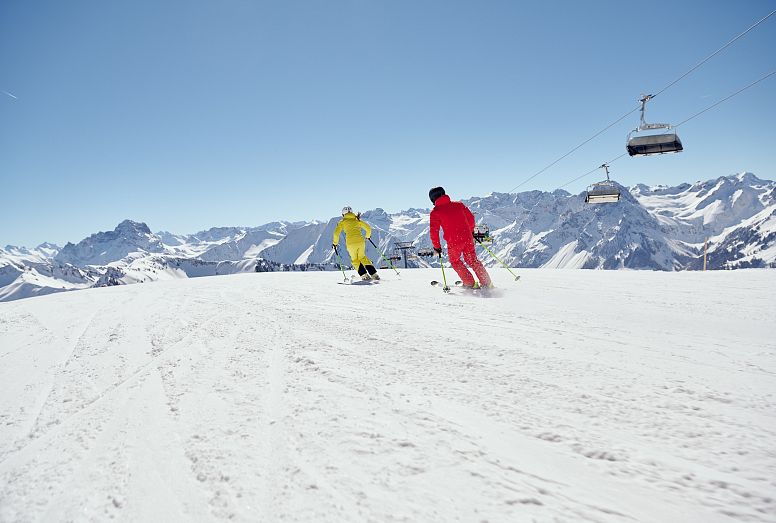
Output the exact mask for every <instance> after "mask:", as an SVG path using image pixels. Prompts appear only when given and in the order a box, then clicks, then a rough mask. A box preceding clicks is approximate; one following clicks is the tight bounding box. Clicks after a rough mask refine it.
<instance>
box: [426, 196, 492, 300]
mask: <svg viewBox="0 0 776 523" xmlns="http://www.w3.org/2000/svg"><path fill="white" fill-rule="evenodd" d="M428 197H429V198H430V199H431V203H433V204H434V208H433V209H432V210H431V228H430V229H429V235H430V236H431V244H432V245H433V246H434V251H435V252H436V253H437V255H439V257H440V258H441V257H442V244H441V243H440V241H439V228H440V227H441V228H442V231H443V232H444V235H445V240H447V256H448V258H449V259H450V265H452V266H453V269H455V272H456V273H458V276H459V277H460V278H461V284H462V285H463V286H464V287H467V288H469V289H478V288H480V287H485V288H492V287H493V283H492V282H491V280H490V275H489V274H488V271H487V270H485V266H484V265H483V264H482V262H481V261H480V260H479V258H477V253H476V252H475V250H474V236H473V234H474V215H473V214H472V212H471V211H470V210H469V208H468V207H466V205H464V204H463V203H461V202H452V201H450V197H449V196H447V195H446V194H445V190H444V189H443V188H442V187H434V188H433V189H431V190H430V191H429V192H428ZM462 256H463V261H461V257H462ZM464 261H465V262H466V264H468V265H469V267H471V268H472V269H474V273H475V274H476V275H477V279H479V282H477V281H475V280H474V277H473V276H472V273H471V272H470V271H469V269H468V268H467V267H466V265H464Z"/></svg>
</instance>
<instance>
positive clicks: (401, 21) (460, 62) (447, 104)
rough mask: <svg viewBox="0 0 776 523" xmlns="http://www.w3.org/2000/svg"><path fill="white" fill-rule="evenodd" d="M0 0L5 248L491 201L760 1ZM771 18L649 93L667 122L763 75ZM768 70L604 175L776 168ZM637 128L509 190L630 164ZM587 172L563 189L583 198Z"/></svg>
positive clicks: (773, 89) (678, 178)
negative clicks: (447, 198) (140, 227)
mask: <svg viewBox="0 0 776 523" xmlns="http://www.w3.org/2000/svg"><path fill="white" fill-rule="evenodd" d="M661 7H663V6H661V5H657V4H653V5H650V7H649V8H645V7H644V4H643V3H637V2H621V1H596V2H578V1H551V2H537V3H535V5H530V6H529V5H528V4H527V3H524V2H515V1H477V2H475V1H467V2H463V1H449V0H447V1H443V0H440V1H429V0H391V1H380V2H377V1H369V0H327V1H323V0H317V1H287V2H267V1H258V0H256V1H247V0H224V1H201V0H196V1H194V0H185V1H184V0H166V1H164V2H158V1H155V0H153V1H152V0H133V1H132V2H118V1H107V2H104V1H97V0H91V1H82V0H74V1H68V2H57V1H50V2H44V1H34V0H33V1H28V0H4V1H3V2H1V3H0V91H3V92H1V93H0V190H1V191H2V198H1V199H0V245H5V244H15V245H26V246H34V245H37V244H39V243H41V242H43V241H50V242H55V243H59V244H60V245H62V244H64V243H65V242H67V241H73V242H77V241H79V240H80V239H82V238H83V237H85V236H87V235H88V234H91V233H93V232H96V231H98V230H109V229H113V228H114V227H115V226H116V224H117V223H119V222H120V221H121V220H123V219H125V218H130V219H133V220H138V221H145V222H146V223H148V225H149V226H150V227H151V229H152V230H155V231H158V230H169V231H172V232H177V233H191V232H196V231H198V230H201V229H204V228H209V227H212V226H226V225H243V226H253V225H259V224H262V223H265V222H269V221H274V220H280V219H283V220H312V219H328V218H329V217H331V216H335V215H337V214H338V212H339V209H341V208H342V206H343V205H351V206H353V207H354V208H356V209H371V208H375V207H381V208H383V209H386V210H387V211H389V212H390V211H398V210H402V209H406V208H410V207H426V206H427V205H428V200H427V193H428V189H429V188H430V187H432V186H435V185H444V186H445V187H446V188H447V190H448V193H450V194H452V195H453V196H454V197H460V198H465V197H469V196H476V195H486V194H489V193H490V192H494V191H495V192H506V191H509V190H510V189H512V188H514V187H515V186H517V185H518V184H520V183H521V182H523V181H524V180H525V179H527V178H528V177H529V176H531V175H533V174H534V173H536V172H537V171H539V170H540V169H542V168H543V167H545V166H546V165H548V164H549V163H550V162H552V161H553V160H555V159H557V158H558V157H559V156H561V155H562V154H564V153H566V152H567V151H569V150H570V149H571V148H572V147H574V146H575V145H577V144H579V143H580V142H582V141H584V140H585V139H587V138H589V137H590V136H592V135H593V134H594V133H595V132H597V131H599V130H600V129H602V128H604V127H605V126H606V125H608V124H609V123H611V122H612V121H614V120H615V119H617V118H618V117H619V116H621V115H622V114H624V113H626V112H627V111H629V110H630V109H632V108H633V107H635V106H636V105H637V103H636V99H637V97H638V95H639V94H640V93H641V92H655V91H658V90H660V89H661V88H663V87H665V86H666V85H667V84H669V83H670V82H671V81H673V80H674V79H676V78H677V77H679V76H680V75H681V74H683V73H684V72H686V71H687V70H688V69H689V68H690V67H692V66H693V65H695V64H696V63H698V62H699V61H700V60H702V59H703V58H705V57H707V56H708V55H709V54H710V53H712V52H713V51H715V50H717V49H718V48H719V47H721V46H722V45H723V44H725V43H726V42H728V41H729V40H730V39H731V38H732V37H734V36H735V35H737V34H739V33H740V32H742V31H743V30H744V29H746V28H747V27H749V26H750V25H751V24H753V23H754V22H755V21H757V20H759V19H760V18H762V17H763V16H765V15H767V14H768V13H769V12H771V11H772V10H773V9H774V8H776V5H774V3H773V2H771V1H764V0H752V1H747V2H708V1H700V0H688V1H682V2H676V3H674V4H671V6H670V9H668V10H666V11H662V10H661ZM775 51H776V15H774V16H772V17H771V18H770V19H768V20H767V21H766V22H764V23H763V24H761V25H760V26H759V27H758V28H756V29H755V30H753V31H752V32H751V33H749V34H748V35H746V36H745V37H743V38H742V39H740V40H739V41H738V42H736V43H735V44H734V45H733V46H731V47H730V48H729V49H727V50H725V51H723V52H722V53H721V54H719V55H718V56H716V57H715V58H713V59H712V60H710V61H709V62H708V63H706V64H705V65H704V66H703V67H701V68H700V69H698V70H697V71H695V72H694V73H693V74H692V75H690V76H689V77H687V78H686V79H684V80H682V81H681V82H679V83H678V84H676V85H675V86H673V87H672V88H671V89H669V90H667V91H666V92H665V93H663V94H661V95H660V96H659V97H657V98H655V100H654V101H653V102H651V104H650V106H649V111H648V113H647V114H648V120H652V121H661V122H671V123H678V122H679V121H682V120H684V119H686V118H687V117H689V116H692V115H693V114H695V113H696V112H698V111H700V110H702V109H704V108H705V107H707V106H709V105H711V104H712V103H713V102H715V101H716V100H718V99H720V98H723V97H725V96H727V95H728V94H730V93H732V92H734V91H736V90H737V89H739V88H741V87H743V86H745V85H747V84H748V83H750V82H752V81H754V80H756V79H758V78H760V77H762V76H763V75H765V74H767V73H768V72H770V71H772V70H774V69H776V54H775ZM774 94H776V76H773V77H771V78H769V79H768V80H766V81H764V82H762V83H761V84H758V85H757V86H755V87H753V88H752V89H750V90H748V91H746V92H745V93H743V94H741V95H739V96H737V97H735V98H733V99H731V100H730V101H728V102H726V103H724V104H722V105H720V106H719V107H717V108H716V109H713V110H712V111H709V112H708V113H705V114H704V115H702V116H700V117H698V118H696V119H695V120H692V121H691V122H688V123H687V124H685V125H684V126H682V127H681V128H680V129H679V134H680V136H681V138H682V140H683V142H684V145H685V151H684V152H683V153H681V154H678V155H665V156H657V157H649V158H628V157H626V158H624V159H620V160H618V161H617V162H615V163H614V164H613V165H612V167H611V174H612V177H613V178H614V179H616V180H617V181H619V182H620V183H622V184H624V185H633V184H635V183H647V184H671V185H674V184H678V183H681V182H685V181H688V182H693V181H695V180H701V179H702V180H706V179H710V178H716V177H718V176H724V175H729V174H733V173H735V172H740V171H744V170H746V171H752V172H754V173H755V174H757V175H758V176H759V177H760V178H764V179H774V178H776V172H774V171H775V167H776V146H774V144H776V131H775V130H774V125H773V124H774V122H775V121H776V101H774V96H773V95H774ZM637 124H638V115H637V114H636V113H634V114H633V115H632V116H631V117H630V118H629V119H627V120H626V121H623V122H621V123H620V124H618V125H616V126H615V127H613V128H612V129H611V130H610V131H607V132H606V133H604V134H602V135H601V136H599V137H598V138H596V139H595V140H593V141H592V142H590V143H589V144H587V145H586V146H584V147H583V148H581V149H580V150H579V151H577V152H575V153H574V154H572V155H570V156H569V157H568V158H566V159H564V160H563V161H561V162H559V163H558V164H557V165H555V166H553V167H552V168H550V169H548V170H547V171H546V172H544V173H542V174H541V175H539V176H538V177H536V178H535V179H533V180H531V181H530V182H528V183H526V184H525V185H523V186H521V187H520V189H519V190H520V191H523V190H533V189H540V190H553V189H555V188H558V187H560V186H562V185H564V184H566V182H568V181H569V180H572V179H574V178H576V177H578V176H580V175H581V174H583V173H585V172H587V171H589V170H591V169H593V168H594V167H596V166H598V165H600V164H601V163H603V162H604V161H607V160H611V159H612V158H615V157H616V156H619V155H620V154H622V153H623V152H624V151H625V136H626V134H627V132H628V131H629V130H630V129H632V128H633V127H635V126H636V125H637ZM597 178H598V174H595V175H591V176H589V177H587V178H584V179H582V180H580V181H577V182H575V183H573V184H571V185H568V186H566V187H565V188H566V189H567V190H569V191H570V192H574V193H577V192H580V191H582V190H584V188H585V187H586V185H588V184H589V183H592V182H594V181H596V180H597Z"/></svg>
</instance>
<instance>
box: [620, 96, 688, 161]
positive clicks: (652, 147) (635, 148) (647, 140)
mask: <svg viewBox="0 0 776 523" xmlns="http://www.w3.org/2000/svg"><path fill="white" fill-rule="evenodd" d="M652 98H654V95H651V94H649V95H646V96H645V95H642V97H641V100H639V101H640V102H641V123H640V125H639V126H638V127H637V128H636V129H634V130H633V131H631V132H630V133H628V143H627V145H626V149H627V150H628V154H629V155H631V156H651V155H653V154H666V153H678V152H681V151H682V150H683V149H684V147H682V141H681V140H680V139H679V135H677V134H676V130H674V131H673V132H668V133H659V134H645V135H639V136H633V134H634V133H641V132H644V131H654V130H657V129H666V130H670V129H674V128H673V127H672V126H671V124H667V123H647V122H646V121H644V109H645V107H646V105H647V102H648V101H650V100H651V99H652Z"/></svg>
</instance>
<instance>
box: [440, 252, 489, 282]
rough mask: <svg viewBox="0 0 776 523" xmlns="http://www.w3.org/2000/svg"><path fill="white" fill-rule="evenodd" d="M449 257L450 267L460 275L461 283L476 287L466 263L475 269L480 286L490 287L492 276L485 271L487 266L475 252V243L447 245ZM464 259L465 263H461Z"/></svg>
mask: <svg viewBox="0 0 776 523" xmlns="http://www.w3.org/2000/svg"><path fill="white" fill-rule="evenodd" d="M447 255H448V257H449V258H450V265H452V266H453V269H455V272H457V273H458V277H459V278H461V283H463V284H464V285H466V286H467V287H471V286H472V285H474V277H473V276H472V273H471V272H470V271H469V269H468V268H467V267H466V265H464V262H466V264H467V265H468V266H469V267H471V268H472V269H474V273H475V274H476V275H477V279H478V280H479V281H480V285H482V286H483V287H485V286H488V285H490V275H489V274H488V271H486V270H485V266H484V265H483V264H482V262H481V261H480V260H479V258H477V253H476V252H475V251H474V242H472V243H471V244H469V245H454V244H450V243H448V244H447ZM461 257H463V261H461Z"/></svg>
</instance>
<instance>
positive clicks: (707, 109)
mask: <svg viewBox="0 0 776 523" xmlns="http://www.w3.org/2000/svg"><path fill="white" fill-rule="evenodd" d="M773 75H776V70H774V71H771V72H770V73H768V74H766V75H765V76H763V77H761V78H759V79H757V80H755V81H754V82H752V83H750V84H749V85H747V86H746V87H742V88H741V89H739V90H738V91H736V92H734V93H733V94H730V95H728V96H726V97H725V98H722V99H721V100H717V101H716V102H714V103H713V104H711V105H710V106H708V107H706V108H705V109H703V110H702V111H698V112H697V113H695V114H694V115H692V116H690V117H689V118H687V119H685V120H683V121H682V122H681V123H679V124H677V125H674V126H673V127H674V128H677V127H679V126H680V125H683V124H686V123H687V122H689V121H690V120H692V119H693V118H697V117H698V116H700V115H702V114H703V113H705V112H706V111H709V110H711V109H714V108H715V107H717V106H718V105H719V104H721V103H723V102H726V101H728V100H730V99H731V98H733V97H734V96H737V95H739V94H741V93H743V92H744V91H746V90H747V89H749V88H750V87H754V86H755V85H757V84H759V83H760V82H762V81H763V80H766V79H767V78H770V77H771V76H773ZM627 154H628V153H627V152H625V153H622V154H621V155H620V156H618V157H617V158H615V159H613V160H610V161H608V162H606V163H607V164H612V163H614V162H616V161H617V160H619V159H620V158H622V157H623V156H626V155H627ZM598 169H600V167H596V168H595V169H593V170H591V171H588V172H586V173H585V174H583V175H581V176H578V177H576V178H574V179H573V180H569V181H568V182H566V183H564V184H563V185H561V186H560V187H559V188H563V187H566V186H567V185H570V184H572V183H574V182H576V181H578V180H581V179H582V178H585V177H586V176H590V175H591V174H593V173H594V172H596V171H597V170H598Z"/></svg>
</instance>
